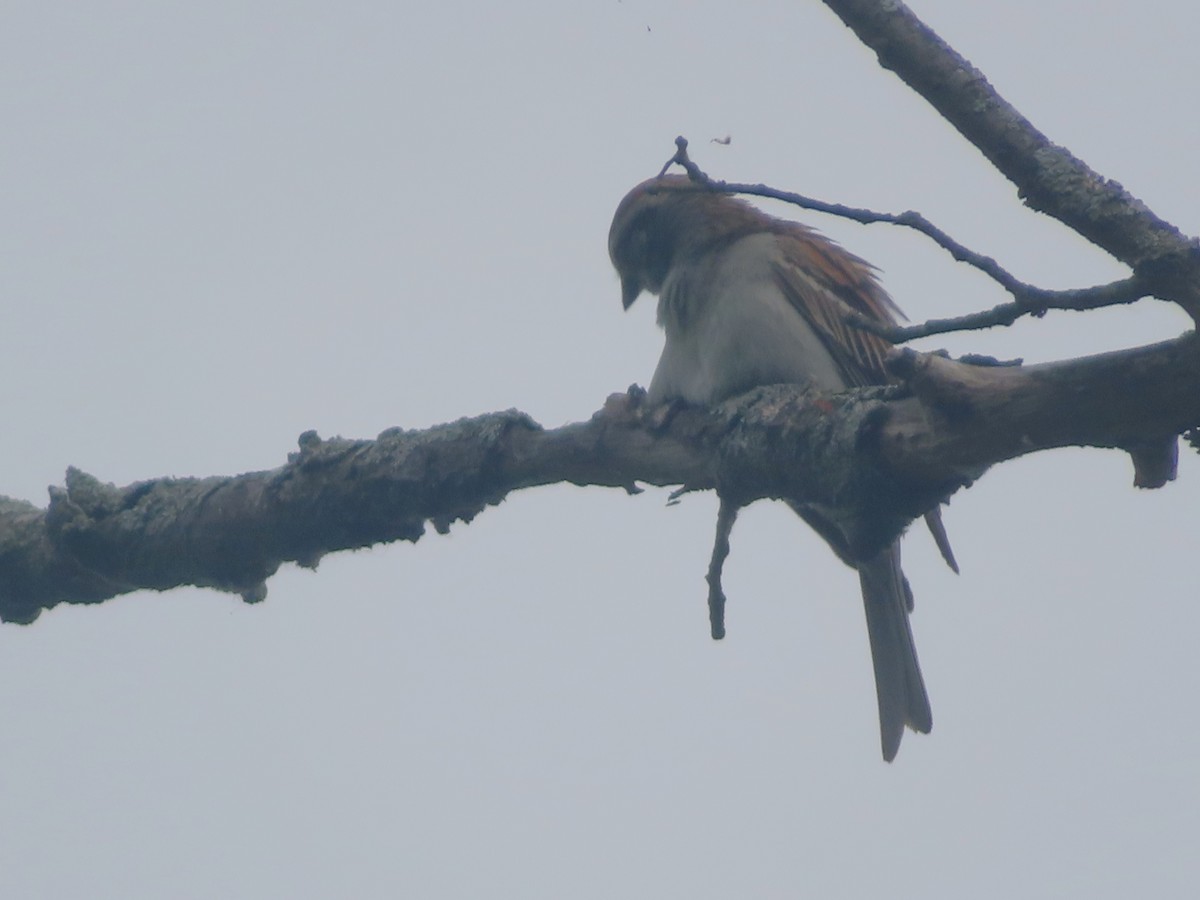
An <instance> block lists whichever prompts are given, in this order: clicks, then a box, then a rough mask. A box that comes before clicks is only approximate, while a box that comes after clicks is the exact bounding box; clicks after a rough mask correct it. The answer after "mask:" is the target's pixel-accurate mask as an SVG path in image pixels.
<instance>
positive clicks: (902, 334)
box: [659, 135, 1152, 344]
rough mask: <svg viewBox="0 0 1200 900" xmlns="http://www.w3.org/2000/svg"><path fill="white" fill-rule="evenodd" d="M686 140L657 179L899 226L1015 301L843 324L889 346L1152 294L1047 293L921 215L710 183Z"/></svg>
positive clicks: (1134, 288)
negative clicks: (917, 319)
mask: <svg viewBox="0 0 1200 900" xmlns="http://www.w3.org/2000/svg"><path fill="white" fill-rule="evenodd" d="M687 148H688V140H687V138H685V137H683V136H682V135H681V136H679V137H677V138H675V154H674V155H673V156H672V157H671V158H670V159H669V160H667V163H666V165H664V166H663V168H662V170H661V171H660V172H659V174H660V175H661V174H662V173H663V172H665V171H666V170H667V169H668V168H670V167H671V166H672V165H679V166H682V167H683V168H684V169H685V170H686V171H687V173H688V176H689V177H690V178H691V179H692V180H693V181H695V182H697V183H699V184H703V185H705V186H706V187H708V188H711V189H712V190H714V191H718V192H720V193H724V194H748V195H750V196H755V197H766V198H768V199H771V200H780V201H782V202H784V203H790V204H792V205H793V206H799V207H800V208H801V209H811V210H814V211H816V212H823V213H827V214H829V215H831V216H838V217H839V218H843V219H849V220H851V221H854V222H859V223H862V224H864V225H871V224H879V223H884V224H891V225H902V226H904V227H907V228H912V229H914V230H916V231H919V232H920V233H921V234H923V235H925V236H926V237H928V238H929V239H930V240H932V241H933V242H934V243H935V244H937V245H938V246H939V247H941V248H942V249H943V250H945V251H946V252H948V253H949V254H950V255H951V256H952V257H953V258H954V259H955V260H957V261H958V262H961V263H966V264H967V265H969V266H972V267H974V268H976V269H979V271H981V272H983V273H984V274H985V275H987V276H988V277H989V278H991V279H992V280H993V281H995V282H996V283H998V284H999V285H1000V286H1001V287H1003V288H1004V289H1005V290H1007V291H1008V292H1009V293H1010V294H1012V296H1013V297H1014V301H1013V302H1012V303H1003V304H1000V305H999V306H996V307H993V308H992V309H989V310H983V311H981V312H975V313H969V314H967V315H964V316H956V317H954V318H950V319H931V320H929V321H927V322H922V323H921V324H920V325H910V326H895V327H891V328H889V327H887V326H886V325H882V324H881V323H879V322H874V321H872V320H870V319H866V318H864V317H863V316H860V315H857V314H855V313H849V314H848V315H847V317H846V320H847V321H848V322H850V323H851V324H853V325H854V326H855V327H857V328H862V329H864V330H865V331H870V332H871V333H873V334H877V335H879V336H880V337H882V338H885V339H886V340H888V341H889V342H891V343H893V344H901V343H904V342H905V341H911V340H915V339H916V338H921V337H928V336H929V335H932V334H947V333H950V332H954V331H974V330H977V329H980V328H992V327H995V326H997V325H1011V324H1013V323H1014V322H1015V321H1017V319H1019V318H1021V317H1022V316H1027V315H1032V316H1042V315H1045V314H1046V312H1047V311H1049V310H1051V309H1063V310H1076V311H1081V310H1088V309H1100V308H1102V307H1105V306H1118V305H1122V304H1128V303H1133V302H1135V301H1137V300H1140V299H1142V298H1143V297H1145V296H1147V295H1149V294H1150V293H1151V292H1152V287H1151V285H1150V284H1149V283H1148V282H1147V280H1146V279H1145V278H1143V277H1141V276H1138V275H1133V276H1131V277H1129V278H1124V279H1121V280H1120V281H1114V282H1111V283H1109V284H1101V285H1096V286H1095V287H1086V288H1070V289H1067V290H1048V289H1046V288H1040V287H1037V286H1036V285H1032V284H1029V283H1028V282H1025V281H1021V280H1020V279H1019V278H1017V277H1016V276H1014V275H1013V274H1012V273H1011V272H1009V271H1008V270H1007V269H1005V268H1004V267H1003V266H1001V265H1000V264H999V263H998V262H996V260H995V259H993V258H992V257H990V256H985V255H983V254H982V253H977V252H976V251H974V250H971V249H969V248H968V247H966V246H964V245H963V244H960V243H959V242H958V241H956V240H955V239H954V238H953V237H951V236H950V235H949V234H947V233H946V232H945V231H943V230H942V229H940V228H938V227H937V226H936V225H934V224H933V223H932V222H930V221H929V220H928V219H927V218H925V217H924V216H923V215H921V213H919V212H916V211H914V210H908V211H907V212H902V213H885V212H877V211H875V210H871V209H865V208H863V207H856V206H846V205H844V204H841V203H828V202H826V201H824V200H817V199H815V198H813V197H806V196H804V195H803V194H797V193H794V192H792V191H782V190H779V189H778V188H773V187H769V186H767V185H765V184H745V183H741V182H731V181H720V180H717V179H714V178H712V177H711V176H709V175H708V173H706V172H705V171H704V170H702V169H701V168H700V167H699V166H697V165H696V164H695V163H694V162H692V160H691V158H690V157H689V156H688V152H687Z"/></svg>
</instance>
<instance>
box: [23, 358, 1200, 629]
mask: <svg viewBox="0 0 1200 900" xmlns="http://www.w3.org/2000/svg"><path fill="white" fill-rule="evenodd" d="M892 362H893V365H894V367H895V370H896V372H897V374H898V375H900V376H901V377H902V378H904V379H906V384H905V385H901V386H896V387H882V388H869V389H863V390H859V391H851V392H847V393H844V394H838V395H832V396H830V395H821V394H817V393H814V392H806V391H805V390H803V389H801V388H798V387H795V386H787V385H778V386H774V387H769V388H759V389H757V390H755V391H752V392H750V393H748V394H746V395H744V396H742V397H739V398H736V399H734V400H731V401H730V402H728V403H726V404H724V405H722V406H720V407H718V408H717V409H715V410H711V411H706V410H699V409H683V410H673V411H671V413H672V414H670V415H663V414H662V413H663V410H662V409H661V408H660V409H654V408H648V407H647V406H646V404H645V402H644V400H643V399H642V395H641V393H640V391H631V392H630V393H628V394H620V395H614V396H613V397H612V398H610V400H609V402H608V403H607V404H606V405H605V407H604V409H602V410H601V411H599V412H598V413H596V414H595V415H594V416H593V417H592V418H591V420H589V421H587V422H580V423H577V424H574V425H567V426H564V427H562V428H557V429H552V430H545V429H542V428H541V427H539V426H538V425H537V424H536V423H535V422H533V421H532V420H531V419H529V418H528V417H527V416H525V415H523V414H521V413H518V412H515V411H509V412H504V413H493V414H490V415H485V416H479V417H477V418H474V419H462V420H460V421H458V422H454V423H451V424H448V425H442V426H438V427H435V428H431V429H428V430H425V431H402V430H399V429H394V430H390V431H387V432H384V433H383V434H381V435H380V436H379V437H378V438H377V439H376V440H374V441H367V440H359V441H352V440H344V439H341V438H335V439H332V440H321V439H320V438H318V437H317V436H316V435H315V434H312V433H307V434H305V435H302V436H301V440H300V449H299V451H298V452H296V453H293V454H292V455H291V456H290V458H289V460H288V462H287V464H286V465H284V466H282V467H281V468H278V469H275V470H272V471H268V472H254V473H249V474H246V475H239V476H235V477H229V478H205V479H195V478H192V479H160V480H156V481H148V482H142V483H138V484H134V485H130V486H128V487H125V488H117V487H113V486H112V485H106V484H102V483H100V482H99V481H97V480H96V479H95V478H93V477H91V476H89V475H86V474H84V473H82V472H79V471H76V470H72V471H70V472H69V473H68V476H67V482H66V486H65V487H64V488H54V489H52V490H51V501H50V505H49V507H48V508H47V509H45V510H42V509H38V508H37V507H34V506H32V505H31V504H27V503H22V502H20V501H13V500H4V499H2V498H0V618H2V619H4V620H6V621H10V622H30V621H32V620H33V619H34V618H36V617H37V615H38V614H39V613H40V612H41V610H43V609H48V608H50V607H53V606H55V605H57V604H58V603H64V602H65V603H95V602H99V601H102V600H104V599H106V598H108V597H112V596H115V595H117V594H121V593H127V592H129V591H133V590H138V589H146V588H148V589H152V590H166V589H169V588H172V587H176V586H180V585H201V586H207V587H215V588H218V589H220V590H225V591H232V592H236V593H240V594H242V596H243V597H244V598H245V599H246V600H248V601H256V600H261V599H262V598H263V597H264V596H265V595H266V585H265V582H266V579H267V578H268V577H269V576H270V575H272V574H273V573H274V572H275V571H276V570H277V569H278V567H279V566H280V565H281V564H282V563H283V562H287V561H294V562H297V563H299V564H300V565H303V566H309V567H315V566H316V565H317V562H318V561H319V559H320V557H321V556H322V555H324V554H325V553H329V552H333V551H336V550H346V549H353V548H358V547H365V546H368V545H371V544H375V543H384V542H388V541H394V540H398V539H401V540H409V541H416V540H417V539H418V538H420V537H421V535H422V534H423V533H424V530H425V523H426V522H427V521H429V522H432V523H433V525H434V527H435V528H436V529H437V530H438V531H439V532H445V531H446V530H448V529H449V527H450V525H451V523H452V522H454V521H456V520H459V521H464V522H469V521H471V519H472V518H473V517H474V516H475V515H477V514H478V513H479V512H481V511H482V510H484V509H485V508H486V507H487V506H489V505H495V504H498V503H499V502H500V501H501V500H503V499H504V497H505V496H506V495H507V494H508V493H509V492H511V491H514V490H519V489H521V488H524V487H531V486H535V485H543V484H552V483H556V482H564V481H565V482H570V483H573V484H578V485H607V486H614V487H623V488H626V489H629V490H633V489H634V485H635V484H636V483H637V482H646V483H650V484H658V485H668V484H683V485H685V486H686V487H687V488H689V489H707V488H717V489H718V490H719V491H720V492H721V494H722V497H723V499H724V500H725V501H727V503H728V507H727V508H728V509H730V510H733V509H736V507H737V506H738V505H744V504H746V503H749V502H752V501H753V500H756V499H759V498H764V497H774V498H785V499H788V500H790V501H792V502H793V503H797V504H802V505H803V504H819V505H820V506H821V510H822V516H823V517H824V518H827V519H828V520H829V521H830V522H832V523H834V524H835V525H836V527H838V528H839V529H840V531H841V532H842V534H843V535H844V537H845V547H846V548H847V552H848V553H849V554H850V555H851V556H853V557H855V558H865V557H867V556H870V555H873V553H874V552H876V551H877V550H878V549H879V548H880V547H882V546H884V545H886V544H887V543H889V542H891V541H892V540H893V539H894V538H895V537H896V536H897V535H898V534H899V533H900V532H901V531H902V530H903V529H904V528H905V527H906V526H907V525H908V524H909V523H910V522H911V521H913V520H914V519H915V518H917V517H918V516H920V515H922V514H923V513H924V512H925V511H927V510H928V509H930V508H932V507H933V506H935V505H936V504H937V503H938V502H939V501H940V500H942V499H943V498H944V497H945V496H947V495H948V494H950V493H952V492H953V491H954V490H956V489H957V488H959V487H961V486H963V485H965V484H969V483H970V482H972V481H973V480H975V479H976V478H978V477H979V476H980V475H982V474H983V472H985V471H986V470H987V468H988V467H989V466H991V465H992V464H994V463H996V462H1000V461H1003V460H1006V459H1011V458H1013V457H1016V456H1021V455H1023V454H1026V453H1030V452H1033V451H1036V450H1041V449H1046V448H1050V447H1062V446H1069V445H1085V446H1097V447H1120V448H1124V449H1126V450H1129V451H1130V452H1131V453H1133V454H1134V455H1135V458H1137V457H1139V456H1140V458H1141V459H1142V460H1143V462H1142V463H1140V464H1139V465H1140V467H1141V468H1140V469H1139V473H1140V474H1139V478H1143V480H1146V479H1148V480H1149V481H1150V482H1154V481H1157V482H1158V483H1162V481H1164V480H1166V478H1167V477H1169V475H1170V474H1171V473H1170V471H1169V466H1168V467H1166V468H1164V467H1163V465H1162V461H1163V459H1164V458H1166V456H1165V455H1164V453H1165V451H1163V450H1162V448H1164V447H1168V446H1174V438H1175V436H1176V435H1178V434H1180V433H1182V432H1184V431H1185V430H1187V429H1188V428H1190V427H1192V426H1194V425H1196V424H1197V423H1200V351H1198V349H1197V341H1196V339H1195V337H1194V336H1192V335H1189V336H1186V337H1184V338H1181V339H1178V340H1176V341H1171V342H1168V343H1164V344H1158V345H1155V346H1151V347H1144V348H1140V349H1136V350H1129V351H1123V352H1120V353H1111V354H1105V355H1101V356H1095V357H1089V358H1085V359H1079V360H1072V361H1068V362H1062V363H1052V364H1046V365H1039V366H1029V367H993V366H979V365H967V364H964V363H961V362H954V361H951V360H949V359H945V358H940V357H937V356H925V355H921V354H918V353H915V352H913V351H909V350H902V351H897V353H896V354H895V355H894V357H893V361H892ZM1145 473H1149V475H1146V474H1145ZM714 558H715V557H714ZM718 605H719V604H718ZM714 613H715V615H714V629H715V628H716V626H717V625H718V624H719V609H715V608H714Z"/></svg>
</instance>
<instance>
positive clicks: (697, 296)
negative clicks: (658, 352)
mask: <svg viewBox="0 0 1200 900" xmlns="http://www.w3.org/2000/svg"><path fill="white" fill-rule="evenodd" d="M775 242H776V237H775V236H774V235H771V234H756V235H751V236H750V237H746V238H742V239H741V240H739V241H737V242H736V243H734V244H732V245H731V246H730V247H729V248H728V249H726V250H724V251H722V252H721V253H719V254H716V255H715V256H714V257H711V258H708V259H706V260H705V261H703V262H700V263H695V264H689V265H684V266H677V267H675V268H673V269H672V270H671V272H670V273H669V274H668V276H667V279H666V281H665V282H664V284H663V289H662V294H661V296H660V297H659V301H658V320H659V324H660V325H662V327H663V329H664V330H665V331H666V344H665V346H664V347H663V354H662V357H661V359H659V362H658V368H657V369H656V370H655V372H654V378H653V380H652V381H651V382H650V400H651V401H653V402H662V401H665V400H670V399H681V400H684V401H686V402H688V403H695V404H700V405H706V406H707V405H712V404H714V403H718V402H720V401H721V400H724V399H726V398H727V397H731V396H734V395H735V394H740V393H743V392H744V391H747V390H749V389H750V388H752V387H756V386H758V385H764V384H783V383H789V384H813V385H815V386H817V387H819V388H822V389H824V390H831V391H835V390H841V389H843V388H844V387H846V385H845V383H844V382H843V380H842V377H841V375H840V373H839V372H838V368H837V366H836V365H835V364H834V361H833V359H832V357H831V356H830V355H829V352H828V351H827V350H826V349H825V346H824V344H822V343H821V339H820V338H819V337H818V336H817V334H816V332H814V331H813V329H812V328H811V327H810V326H809V324H808V321H807V320H806V319H805V318H804V316H803V315H801V313H800V312H799V311H798V310H797V309H796V308H795V307H794V306H793V305H792V303H791V301H790V300H789V299H788V297H787V296H786V295H785V294H784V293H783V291H782V290H781V289H780V286H779V284H778V282H777V281H776V278H775V272H774V269H773V267H772V263H771V260H772V257H773V255H774V254H776V253H777V252H778V250H777V248H776V243H775Z"/></svg>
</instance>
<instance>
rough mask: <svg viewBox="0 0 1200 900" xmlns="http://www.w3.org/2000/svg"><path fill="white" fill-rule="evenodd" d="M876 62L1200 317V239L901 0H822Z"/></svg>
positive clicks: (1030, 195)
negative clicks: (1068, 142) (1092, 161)
mask: <svg viewBox="0 0 1200 900" xmlns="http://www.w3.org/2000/svg"><path fill="white" fill-rule="evenodd" d="M825 5H826V6H828V7H829V8H830V9H831V10H832V11H833V12H834V13H835V14H836V15H837V16H839V17H840V18H841V19H842V21H843V22H845V23H846V25H848V26H849V27H850V28H851V29H852V30H853V31H854V33H855V34H856V35H857V36H858V38H859V40H861V41H862V42H863V43H864V44H866V45H867V46H868V47H870V48H871V49H872V50H874V51H875V53H876V55H877V56H878V58H879V64H880V65H881V66H883V67H884V68H885V69H890V70H892V71H893V72H895V73H896V74H897V75H898V76H899V77H900V78H901V79H902V80H903V81H904V83H905V84H907V85H908V86H909V87H911V88H912V89H913V90H914V91H916V92H917V93H918V94H920V95H921V96H922V97H924V98H925V99H926V100H927V101H928V102H929V103H930V104H931V105H932V106H933V107H934V108H935V109H936V110H937V111H938V112H939V113H941V115H942V117H943V118H945V119H946V121H947V122H949V123H950V124H951V125H953V126H954V127H955V128H956V129H958V131H959V133H960V134H962V135H963V137H965V138H966V139H967V140H968V141H970V142H971V143H972V144H973V145H975V147H976V148H978V149H979V151H980V152H981V153H983V155H984V156H986V157H987V158H988V160H989V161H990V162H991V163H992V165H994V166H995V167H996V169H997V170H999V171H1000V172H1001V173H1002V174H1003V175H1004V176H1005V177H1006V178H1008V179H1009V181H1011V182H1012V183H1013V184H1014V185H1016V187H1017V190H1018V192H1019V194H1020V196H1021V198H1022V199H1023V200H1024V201H1025V203H1026V205H1028V206H1029V207H1030V208H1031V209H1036V210H1038V211H1040V212H1044V213H1046V214H1047V215H1050V216H1053V217H1054V218H1056V219H1058V220H1059V221H1060V222H1062V223H1063V224H1064V225H1066V226H1068V227H1069V228H1071V229H1073V230H1074V231H1076V232H1078V233H1079V234H1080V235H1082V236H1083V237H1085V238H1087V240H1089V241H1091V242H1092V243H1093V244H1096V245H1097V246H1098V247H1101V248H1103V249H1104V250H1106V251H1107V252H1108V253H1110V254H1111V255H1112V256H1114V257H1115V258H1116V259H1118V260H1120V261H1121V262H1123V263H1125V264H1126V265H1128V266H1129V267H1130V268H1131V269H1133V271H1134V272H1135V273H1136V274H1137V275H1139V276H1141V277H1143V278H1144V279H1145V280H1146V282H1147V284H1152V285H1153V290H1152V293H1153V294H1154V295H1155V296H1158V297H1161V298H1163V299H1164V300H1171V301H1174V302H1176V303H1178V304H1179V305H1180V306H1182V307H1183V308H1184V309H1185V310H1187V312H1188V313H1189V314H1190V315H1191V316H1192V318H1193V319H1200V241H1197V240H1196V239H1194V238H1188V237H1186V236H1184V235H1183V234H1182V233H1181V232H1180V231H1179V230H1178V229H1177V228H1175V227H1174V226H1173V225H1171V224H1170V223H1168V222H1166V221H1164V220H1162V219H1160V218H1159V217H1158V216H1156V215H1155V214H1154V213H1153V212H1151V211H1150V209H1149V208H1148V207H1147V206H1146V205H1145V204H1144V203H1142V202H1141V201H1140V200H1138V199H1137V198H1135V197H1133V196H1132V195H1131V194H1130V193H1129V192H1128V191H1126V190H1125V189H1124V188H1123V187H1122V186H1121V185H1120V184H1118V183H1117V182H1115V181H1112V180H1110V179H1107V178H1104V177H1102V176H1100V175H1099V174H1097V173H1096V172H1094V171H1093V170H1092V169H1091V168H1089V167H1088V166H1087V165H1086V164H1085V163H1084V162H1083V161H1082V160H1080V159H1078V158H1077V157H1075V156H1073V155H1072V154H1071V153H1070V152H1069V151H1067V150H1066V149H1065V148H1063V147H1060V146H1058V145H1056V144H1053V143H1051V142H1050V140H1049V138H1047V137H1046V136H1045V135H1044V134H1042V133H1041V132H1040V131H1038V130H1037V129H1036V128H1034V126H1033V125H1032V124H1031V123H1030V122H1029V120H1028V119H1026V118H1025V117H1024V116H1022V115H1021V114H1020V113H1019V112H1017V110H1016V109H1015V108H1014V107H1013V106H1012V105H1011V104H1009V103H1008V101H1006V100H1005V99H1004V98H1003V97H1001V96H1000V95H999V93H997V91H996V90H995V88H993V87H992V85H991V84H989V83H988V80H987V79H986V78H985V77H984V76H983V73H981V72H980V71H979V70H978V69H976V68H975V67H974V66H972V65H971V64H970V63H969V62H968V61H967V60H966V59H964V58H963V57H962V56H960V55H959V54H958V53H956V52H955V51H954V50H953V49H951V48H950V47H949V46H948V45H947V44H946V43H945V42H944V41H942V39H941V38H939V37H938V36H937V35H936V34H934V32H933V31H932V30H930V29H929V28H928V27H927V26H926V25H925V24H924V23H923V22H921V21H920V20H919V19H918V18H917V17H916V16H915V15H913V13H912V11H911V10H909V9H908V8H907V7H906V6H905V5H904V4H903V3H900V2H899V0H894V2H890V3H880V2H878V0H825Z"/></svg>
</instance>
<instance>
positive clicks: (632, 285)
mask: <svg viewBox="0 0 1200 900" xmlns="http://www.w3.org/2000/svg"><path fill="white" fill-rule="evenodd" d="M641 293H642V285H641V282H639V281H638V280H637V279H636V278H632V277H630V278H622V279H621V305H622V306H624V307H625V308H626V309H629V307H631V306H633V301H634V300H636V299H637V298H638V297H639V296H641Z"/></svg>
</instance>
